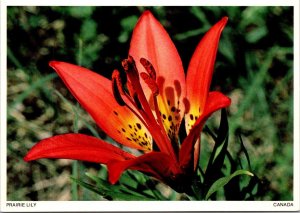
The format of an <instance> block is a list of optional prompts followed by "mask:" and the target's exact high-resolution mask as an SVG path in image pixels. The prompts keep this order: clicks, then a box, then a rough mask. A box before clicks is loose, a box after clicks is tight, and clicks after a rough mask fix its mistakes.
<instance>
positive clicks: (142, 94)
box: [24, 11, 230, 192]
mask: <svg viewBox="0 0 300 213" xmlns="http://www.w3.org/2000/svg"><path fill="white" fill-rule="evenodd" d="M226 22H227V17H224V18H223V19H221V20H220V21H219V22H218V23H216V24H215V25H214V26H213V27H212V28H211V29H210V30H209V31H208V32H207V33H206V34H205V36H204V37H203V39H202V40H201V41H200V43H199V44H198V46H197V48H196V50H195V53H194V55H193V56H192V59H191V62H190V64H189V67H188V71H187V76H186V79H185V75H184V70H183V66H182V62H181V59H180V57H179V55H178V52H177V50H176V48H175V46H174V44H173V42H172V41H171V39H170V37H169V35H168V34H167V32H166V31H165V29H164V28H163V27H162V25H161V24H160V23H159V22H158V21H157V20H156V19H155V18H154V16H153V15H152V14H151V13H150V12H149V11H146V12H144V13H143V14H142V16H141V17H140V19H139V21H138V23H137V25H136V27H135V29H134V31H133V35H132V40H131V45H130V50H129V57H128V59H126V60H124V61H123V62H122V66H123V68H124V70H125V72H126V75H127V82H126V83H124V79H121V75H120V73H119V71H118V70H115V71H114V72H113V75H112V80H108V79H106V78H104V77H102V76H100V75H98V74H96V73H94V72H92V71H89V70H87V69H85V68H83V67H79V66H76V65H72V64H69V63H65V62H58V61H51V62H50V66H51V67H52V68H53V69H54V70H55V71H56V72H57V73H58V75H59V76H60V77H61V79H62V80H63V81H64V83H65V84H66V86H67V87H68V89H69V90H70V91H71V93H72V94H73V96H74V97H75V98H76V99H77V100H78V102H79V103H80V104H81V105H82V107H83V108H84V109H85V110H86V111H87V112H89V114H90V115H91V116H92V117H93V119H94V120H95V121H96V123H97V124H98V125H99V127H100V128H101V129H103V130H104V131H105V132H106V133H107V135H109V136H110V137H111V138H113V139H114V140H115V141H117V142H118V143H120V144H122V145H125V146H128V147H131V148H135V149H138V150H141V151H142V152H143V154H142V155H140V156H135V155H133V154H130V153H128V152H125V151H123V150H121V149H120V148H117V147H115V146H113V145H111V144H109V143H107V142H105V141H103V140H101V139H98V138H95V137H91V136H87V135H83V134H64V135H58V136H54V137H51V138H47V139H44V140H42V141H40V142H39V143H37V144H36V145H35V146H34V147H33V148H32V149H31V150H30V151H29V152H28V153H27V155H26V156H25V158H24V159H25V161H31V160H36V159H40V158H67V159H76V160H83V161H90V162H96V163H102V164H106V165H107V166H108V172H109V181H110V182H111V183H112V184H114V183H116V182H117V181H118V179H119V177H120V175H121V174H122V172H123V171H124V170H127V169H131V170H139V171H141V172H144V173H146V174H149V175H151V176H153V177H155V178H157V179H159V180H161V181H163V182H164V183H166V184H168V185H170V186H171V187H173V188H174V189H175V190H177V191H179V192H181V191H184V190H185V189H186V186H188V185H189V184H190V180H191V177H192V176H193V174H194V169H195V168H196V167H197V162H198V158H199V150H200V139H199V136H200V132H201V130H202V127H203V125H204V123H205V121H206V119H207V118H208V117H209V116H210V115H211V114H212V113H213V112H214V111H216V110H219V109H220V108H224V107H227V106H229V105H230V99H229V98H228V97H226V96H224V95H223V94H222V93H220V92H216V91H214V92H210V91H209V87H210V83H211V78H212V73H213V67H214V62H215V58H216V53H217V48H218V43H219V38H220V35H221V32H222V30H223V28H224V26H225V24H226ZM134 59H135V60H139V62H140V63H135V61H134ZM122 80H123V81H122ZM183 118H184V119H185V123H186V126H185V127H186V131H187V137H186V138H185V139H184V140H183V141H182V143H180V142H179V138H178V132H179V127H180V124H181V122H182V120H183Z"/></svg>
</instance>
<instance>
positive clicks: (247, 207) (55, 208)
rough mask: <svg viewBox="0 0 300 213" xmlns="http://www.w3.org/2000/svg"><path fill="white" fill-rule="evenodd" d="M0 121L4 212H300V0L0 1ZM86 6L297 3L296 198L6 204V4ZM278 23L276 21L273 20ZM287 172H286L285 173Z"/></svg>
mask: <svg viewBox="0 0 300 213" xmlns="http://www.w3.org/2000/svg"><path fill="white" fill-rule="evenodd" d="M0 4H1V11H0V15H1V19H0V20H1V43H0V46H1V52H0V54H1V58H0V59H1V61H0V62H1V63H0V65H1V72H0V74H1V75H0V77H1V89H0V97H1V100H0V101H1V102H0V103H1V108H0V109H1V114H0V116H1V120H0V128H1V131H0V141H1V143H0V147H1V159H0V160H1V161H0V162H1V175H0V178H1V182H0V183H1V211H7V212H49V211H52V212H61V211H62V210H63V211H66V212H76V211H108V212H109V211H163V210H164V211H200V210H201V211H229V210H230V211H255V210H256V211H299V210H300V206H299V199H300V194H299V193H300V192H299V188H300V185H299V182H300V178H299V177H300V175H299V162H300V160H299V159H300V158H299V154H300V146H299V139H300V136H299V126H300V123H299V120H300V115H299V100H300V98H299V93H300V90H299V82H300V75H299V57H300V55H299V35H300V32H299V0H264V1H262V0H247V1H240V0H226V1H225V0H214V1H212V0H201V1H197V0H185V1H180V0H175V1H174V0H173V1H163V0H151V1H149V0H148V1H147V0H131V1H130V2H129V1H124V0H123V1H122V0H113V1H112V0H110V1H96V0H85V1H84V4H82V3H78V1H74V0H51V1H41V0H27V1H22V0H1V2H0ZM25 5H26V6H33V5H34V6H37V5H38V6H49V5H56V6H83V5H93V6H96V5H99V6H100V5H101V6H125V5H144V6H150V5H151V6H152V5H163V6H168V5H170V6H171V5H172V6H187V5H195V6H196V5H198V6H277V5H278V6H294V195H293V197H294V201H292V202H282V201H278V202H276V201H259V202H258V201H246V202H244V201H209V202H205V201H166V202H165V201H155V202H152V201H151V202H143V201H139V202H135V201H129V202H128V201H113V202H111V201H84V202H79V201H38V202H25V201H22V202H18V203H22V204H24V206H35V207H24V208H23V207H7V206H6V205H7V204H8V203H16V202H7V201H6V200H7V195H6V177H7V173H6V172H7V171H6V154H7V153H6V107H7V106H6V89H7V83H6V82H7V79H6V49H7V48H6V41H7V37H6V14H7V13H6V7H7V6H25ZM274 24H275V23H274ZM283 175H284V174H283ZM280 203H281V204H282V203H287V204H288V203H290V204H291V203H292V204H293V206H292V207H286V206H285V207H284V206H283V207H280V206H278V205H279V204H280Z"/></svg>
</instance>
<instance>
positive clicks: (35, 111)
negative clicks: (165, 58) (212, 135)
mask: <svg viewBox="0 0 300 213" xmlns="http://www.w3.org/2000/svg"><path fill="white" fill-rule="evenodd" d="M145 9H150V10H151V11H152V12H153V13H154V15H155V16H156V17H157V18H158V19H159V20H160V22H161V23H162V24H163V25H164V26H165V28H166V30H167V31H168V33H169V34H170V36H171V38H172V40H173V41H174V43H175V45H176V47H177V49H178V51H179V54H180V56H181V57H182V61H183V65H184V67H185V68H187V66H188V63H189V59H190V57H191V55H192V53H193V51H194V49H195V47H196V45H197V43H198V42H199V40H200V38H201V37H202V36H203V34H204V33H205V32H206V31H207V30H208V29H209V28H210V27H211V26H212V25H213V24H214V23H216V22H217V21H218V20H219V19H220V18H221V17H223V16H228V17H229V22H228V24H227V26H226V28H225V30H224V32H223V34H222V37H221V41H220V46H219V52H218V56H217V61H216V66H215V73H214V77H213V82H212V86H211V88H212V90H213V89H214V90H220V91H222V92H223V93H225V94H227V95H229V96H230V97H231V99H232V105H231V107H230V108H229V109H228V111H229V116H228V117H229V125H230V143H229V147H230V152H231V153H234V154H235V155H237V156H238V157H240V158H241V161H243V159H244V161H245V158H244V156H242V155H243V153H242V152H241V149H240V146H239V145H237V144H236V142H237V141H238V140H237V138H238V136H239V135H240V136H241V138H242V140H243V142H244V145H245V147H246V149H247V151H248V153H249V156H250V159H251V166H252V171H253V172H254V173H255V174H256V175H257V176H258V177H259V178H260V179H261V180H262V181H263V186H264V190H263V192H262V193H261V194H260V195H259V196H257V197H255V199H256V200H292V199H293V8H292V7H142V6H139V7H53V6H52V7H8V10H7V13H8V14H7V35H8V44H7V48H8V49H7V60H8V70H7V77H8V90H7V92H8V96H7V101H8V112H7V113H8V118H7V162H8V167H7V177H8V179H7V185H8V188H7V195H8V200H71V199H78V200H99V199H102V198H101V197H100V196H98V195H96V194H95V193H93V192H90V191H88V190H86V189H83V188H78V187H77V186H76V185H74V184H72V183H71V180H70V175H71V174H72V175H73V176H74V175H75V176H76V177H79V178H84V173H85V172H86V171H88V172H91V173H97V171H99V170H101V169H102V167H101V166H100V165H94V164H89V163H83V162H78V163H76V164H74V163H72V162H71V161H69V160H47V159H43V160H39V161H37V162H32V163H25V162H24V161H23V159H22V158H23V157H24V156H25V154H26V152H27V151H28V150H29V149H30V148H31V147H32V146H33V145H34V144H35V143H36V142H37V141H39V140H41V139H43V138H46V137H50V136H52V135H56V134H61V133H67V132H74V130H76V131H79V132H81V133H86V134H90V135H92V134H94V135H95V134H98V136H99V137H102V138H106V139H108V138H107V137H106V135H105V134H104V133H103V132H102V131H101V130H100V129H98V128H97V126H96V125H95V124H94V122H93V121H92V119H90V117H89V116H88V115H87V114H86V113H85V112H84V111H83V110H81V109H80V107H78V105H77V104H76V101H75V99H74V98H73V97H72V96H71V95H70V93H69V92H68V91H67V89H66V87H65V86H64V85H63V83H62V81H61V80H60V79H59V78H58V77H57V75H56V74H55V73H54V71H53V70H52V69H50V68H49V66H48V62H49V61H50V60H60V61H67V62H70V63H74V64H80V65H82V66H84V67H87V68H89V69H91V70H94V71H96V72H98V73H101V74H102V75H105V76H107V77H108V78H109V77H110V75H111V73H112V70H113V69H115V68H119V69H120V67H121V65H120V62H121V60H122V59H124V58H126V57H127V53H128V49H129V42H130V36H131V33H132V29H133V28H134V26H135V23H136V21H137V19H138V17H139V16H140V15H141V13H142V11H144V10H145ZM63 97H65V99H64V98H63ZM74 109H75V111H74ZM218 118H219V117H218V114H217V115H216V116H214V117H213V118H211V119H210V120H209V122H208V124H207V125H208V126H209V127H210V128H212V129H214V127H216V126H217V125H216V123H217V121H218ZM74 120H76V121H77V122H76V126H75V127H74ZM202 144H203V145H202V153H201V155H202V156H201V161H200V163H201V165H202V167H203V169H204V170H205V165H206V163H207V159H208V156H209V154H210V152H211V148H212V142H211V141H210V139H209V137H208V136H207V134H203V142H202ZM74 165H75V166H74ZM72 170H73V171H72ZM71 192H72V193H71ZM217 198H218V199H219V200H222V199H224V195H222V193H218V194H217Z"/></svg>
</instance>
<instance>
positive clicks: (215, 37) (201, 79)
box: [185, 17, 228, 133]
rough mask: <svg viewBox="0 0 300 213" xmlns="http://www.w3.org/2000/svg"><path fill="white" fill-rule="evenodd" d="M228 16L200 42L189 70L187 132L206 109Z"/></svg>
mask: <svg viewBox="0 0 300 213" xmlns="http://www.w3.org/2000/svg"><path fill="white" fill-rule="evenodd" d="M227 20H228V18H227V17H224V18H222V19H221V20H220V21H219V22H218V23H216V24H215V25H214V26H213V27H212V28H211V29H210V30H209V31H208V32H207V33H206V34H205V35H204V37H203V38H202V40H201V41H200V43H199V44H198V46H197V48H196V50H195V52H194V54H193V56H192V59H191V61H190V64H189V67H188V71H187V78H186V82H187V99H188V101H189V104H190V107H189V112H188V113H187V114H186V116H185V121H186V130H187V133H188V132H189V131H190V129H191V127H192V126H193V124H194V123H195V121H196V120H197V118H198V117H199V116H200V115H201V114H202V113H203V111H204V110H205V109H204V107H205V103H206V99H207V95H208V92H209V88H210V83H211V79H212V74H213V69H214V64H215V59H216V54H217V49H218V44H219V39H220V36H221V33H222V30H223V28H224V27H225V25H226V23H227Z"/></svg>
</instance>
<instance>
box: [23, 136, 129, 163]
mask: <svg viewBox="0 0 300 213" xmlns="http://www.w3.org/2000/svg"><path fill="white" fill-rule="evenodd" d="M40 158H65V159H74V160H82V161H89V162H95V163H104V164H105V163H107V162H108V161H110V160H125V159H132V158H134V156H133V155H131V154H129V153H127V152H124V151H123V150H121V149H119V148H117V147H115V146H113V145H111V144H108V143H106V142H105V141H103V140H100V139H98V138H95V137H91V136H87V135H83V134H65V135H58V136H54V137H51V138H47V139H44V140H42V141H40V142H39V143H37V144H36V145H34V146H33V147H32V148H31V150H30V151H29V152H28V153H27V155H26V156H25V157H24V160H25V161H32V160H37V159H40Z"/></svg>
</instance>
